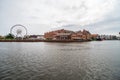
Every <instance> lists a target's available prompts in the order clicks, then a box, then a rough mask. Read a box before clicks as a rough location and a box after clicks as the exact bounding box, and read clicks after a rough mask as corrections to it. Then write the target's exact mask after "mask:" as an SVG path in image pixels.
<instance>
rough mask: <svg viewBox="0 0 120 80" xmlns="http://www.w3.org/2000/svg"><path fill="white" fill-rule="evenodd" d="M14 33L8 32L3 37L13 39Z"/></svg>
mask: <svg viewBox="0 0 120 80" xmlns="http://www.w3.org/2000/svg"><path fill="white" fill-rule="evenodd" d="M14 37H15V36H14V35H13V34H11V33H9V34H8V35H6V36H5V39H14Z"/></svg>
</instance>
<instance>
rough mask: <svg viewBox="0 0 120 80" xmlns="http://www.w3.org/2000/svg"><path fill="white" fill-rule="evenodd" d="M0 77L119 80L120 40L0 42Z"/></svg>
mask: <svg viewBox="0 0 120 80" xmlns="http://www.w3.org/2000/svg"><path fill="white" fill-rule="evenodd" d="M0 80H120V41H98V42H97V41H93V42H83V43H75V42H74V43H47V42H35V43H29V42H28V43H24V42H23V43H22V42H21V43H17V42H13V43H9V42H7V43H5V42H0Z"/></svg>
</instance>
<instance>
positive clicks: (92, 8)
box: [0, 0, 120, 34]
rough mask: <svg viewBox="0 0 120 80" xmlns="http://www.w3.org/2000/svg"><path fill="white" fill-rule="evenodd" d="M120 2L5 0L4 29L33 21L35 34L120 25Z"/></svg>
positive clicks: (1, 5) (1, 7)
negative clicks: (55, 30) (64, 29)
mask: <svg viewBox="0 0 120 80" xmlns="http://www.w3.org/2000/svg"><path fill="white" fill-rule="evenodd" d="M119 5H120V1H119V0H11V1H9V0H1V1H0V11H1V13H0V21H1V22H2V23H0V25H1V26H3V27H2V30H1V32H2V33H4V32H3V31H5V29H7V30H8V28H9V27H11V26H12V25H14V24H17V23H19V24H23V25H30V26H29V27H28V28H29V29H32V30H33V31H32V30H30V32H31V34H33V33H37V34H38V33H40V34H41V33H43V32H44V31H46V30H52V29H54V28H55V29H57V28H58V29H59V28H66V29H73V30H77V29H83V28H85V29H89V30H91V31H92V30H93V29H95V30H97V31H98V32H101V30H103V29H108V28H111V27H112V29H113V27H114V26H115V25H117V26H118V23H119V20H120V16H119V13H120V9H119ZM110 23H111V24H110ZM112 23H114V24H112ZM105 26H106V27H105ZM34 28H35V29H34ZM76 28H77V29H76ZM95 30H94V32H96V31H95ZM113 32H114V30H113Z"/></svg>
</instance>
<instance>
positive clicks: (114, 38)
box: [100, 35, 117, 40]
mask: <svg viewBox="0 0 120 80" xmlns="http://www.w3.org/2000/svg"><path fill="white" fill-rule="evenodd" d="M100 38H101V39H104V40H117V36H115V35H100Z"/></svg>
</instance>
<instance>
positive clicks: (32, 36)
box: [25, 35, 44, 40]
mask: <svg viewBox="0 0 120 80" xmlns="http://www.w3.org/2000/svg"><path fill="white" fill-rule="evenodd" d="M25 39H30V40H44V35H27V36H25Z"/></svg>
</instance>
